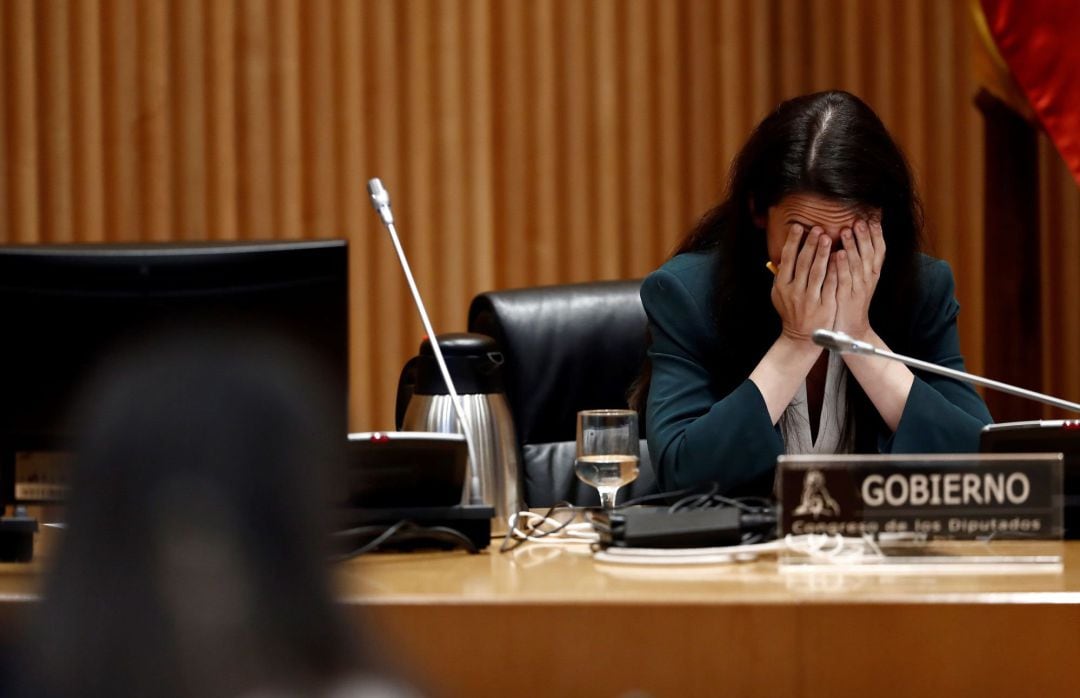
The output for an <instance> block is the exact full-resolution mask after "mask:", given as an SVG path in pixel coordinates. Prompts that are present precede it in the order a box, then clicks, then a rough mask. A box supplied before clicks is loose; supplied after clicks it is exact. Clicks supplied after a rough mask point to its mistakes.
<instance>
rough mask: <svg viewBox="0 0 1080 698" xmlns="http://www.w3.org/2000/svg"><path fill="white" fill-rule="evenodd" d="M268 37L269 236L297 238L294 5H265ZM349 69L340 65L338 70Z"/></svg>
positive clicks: (298, 63) (300, 182)
mask: <svg viewBox="0 0 1080 698" xmlns="http://www.w3.org/2000/svg"><path fill="white" fill-rule="evenodd" d="M271 33H272V39H271V43H272V46H273V52H272V58H271V60H272V61H273V67H272V69H271V72H272V76H273V77H272V86H271V89H272V99H273V107H272V119H273V159H274V165H273V173H272V177H273V187H274V201H273V211H274V218H275V220H274V224H275V229H276V233H275V235H277V236H279V237H284V238H294V237H301V236H302V235H303V234H304V230H305V227H304V213H303V211H304V180H305V178H304V146H303V133H304V129H303V126H302V123H301V114H302V113H303V112H304V111H305V109H304V105H305V104H306V103H307V100H306V99H305V98H304V95H303V94H302V93H301V91H300V83H301V78H300V71H301V67H302V65H303V60H302V58H301V56H302V55H304V54H303V53H302V52H301V49H300V44H301V41H300V3H299V0H275V2H274V3H273V5H272V6H271ZM353 43H355V42H353ZM349 68H350V66H347V65H346V66H342V70H343V71H348V70H349ZM316 126H317V125H316ZM267 234H269V233H267ZM323 234H324V235H325V234H328V232H323Z"/></svg>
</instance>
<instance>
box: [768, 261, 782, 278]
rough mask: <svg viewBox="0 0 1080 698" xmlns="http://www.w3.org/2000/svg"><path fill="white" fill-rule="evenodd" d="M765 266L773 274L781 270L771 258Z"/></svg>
mask: <svg viewBox="0 0 1080 698" xmlns="http://www.w3.org/2000/svg"><path fill="white" fill-rule="evenodd" d="M765 268H766V269H768V270H769V271H771V272H772V275H773V276H776V273H777V272H778V271H780V270H779V269H777V268H776V265H775V264H773V263H772V260H771V259H770V260H769V261H768V262H765Z"/></svg>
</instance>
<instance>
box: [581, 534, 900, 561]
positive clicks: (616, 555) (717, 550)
mask: <svg viewBox="0 0 1080 698" xmlns="http://www.w3.org/2000/svg"><path fill="white" fill-rule="evenodd" d="M785 551H788V552H793V553H796V554H799V555H805V556H806V557H808V558H810V559H811V560H813V561H814V562H818V563H824V564H836V565H844V564H851V563H853V562H870V561H874V560H878V559H880V557H881V551H880V550H879V549H878V548H877V546H876V545H875V544H874V542H873V540H871V539H866V538H844V537H843V536H840V535H835V536H829V535H824V534H808V535H804V536H792V535H788V536H786V537H785V538H783V539H782V540H774V541H770V542H768V543H754V544H750V545H727V546H718V547H714V548H614V547H612V548H607V549H606V550H601V551H598V552H596V553H594V554H593V559H594V560H596V561H597V562H608V563H617V564H625V565H716V564H731V563H736V562H750V561H753V560H756V559H757V557H758V556H759V555H761V554H762V553H779V552H785Z"/></svg>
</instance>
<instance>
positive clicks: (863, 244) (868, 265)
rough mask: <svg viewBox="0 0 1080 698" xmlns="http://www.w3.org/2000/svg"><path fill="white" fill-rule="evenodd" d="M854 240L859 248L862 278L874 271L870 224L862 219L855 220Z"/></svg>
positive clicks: (867, 277)
mask: <svg viewBox="0 0 1080 698" xmlns="http://www.w3.org/2000/svg"><path fill="white" fill-rule="evenodd" d="M855 242H856V245H857V246H858V248H859V262H860V263H861V265H862V274H863V278H864V279H869V277H870V275H871V274H873V272H874V243H873V242H872V241H871V239H870V226H868V225H867V224H866V221H864V220H861V219H860V220H857V221H855Z"/></svg>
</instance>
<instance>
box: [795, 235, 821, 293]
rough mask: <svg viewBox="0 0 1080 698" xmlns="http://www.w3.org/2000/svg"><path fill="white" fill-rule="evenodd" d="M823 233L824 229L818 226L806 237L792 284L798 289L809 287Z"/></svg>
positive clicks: (796, 264) (796, 263)
mask: <svg viewBox="0 0 1080 698" xmlns="http://www.w3.org/2000/svg"><path fill="white" fill-rule="evenodd" d="M822 232H823V231H822V229H821V228H820V227H818V226H814V227H813V228H811V229H810V234H809V235H807V236H806V242H804V243H803V246H802V249H801V250H799V258H798V260H797V261H796V262H795V273H794V275H793V276H792V283H793V284H794V285H795V286H796V287H797V288H806V287H807V283H808V277H809V275H810V266H811V265H812V264H813V262H814V257H816V256H817V246H818V239H819V238H821V233H822Z"/></svg>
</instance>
